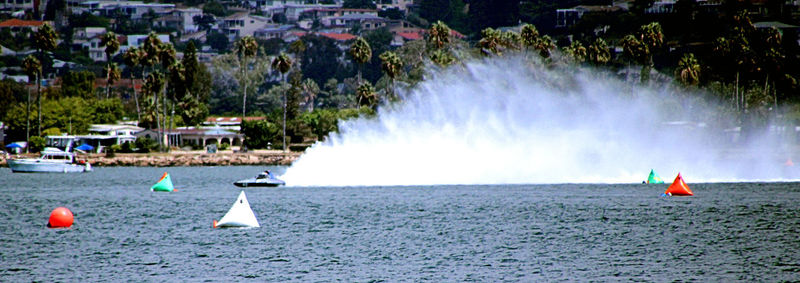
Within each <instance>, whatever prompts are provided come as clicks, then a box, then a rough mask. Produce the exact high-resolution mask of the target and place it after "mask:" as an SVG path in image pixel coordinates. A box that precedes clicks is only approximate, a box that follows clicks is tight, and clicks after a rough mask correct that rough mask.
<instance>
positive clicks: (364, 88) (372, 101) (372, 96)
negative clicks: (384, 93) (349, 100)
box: [356, 82, 378, 110]
mask: <svg viewBox="0 0 800 283" xmlns="http://www.w3.org/2000/svg"><path fill="white" fill-rule="evenodd" d="M356 98H357V99H358V106H366V107H369V108H372V109H373V110H374V109H375V108H376V107H377V106H378V95H377V93H376V92H375V88H374V87H372V84H370V83H369V82H365V83H363V84H361V85H359V86H358V89H356Z"/></svg>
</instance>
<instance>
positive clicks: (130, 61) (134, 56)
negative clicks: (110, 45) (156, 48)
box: [122, 43, 191, 121]
mask: <svg viewBox="0 0 800 283" xmlns="http://www.w3.org/2000/svg"><path fill="white" fill-rule="evenodd" d="M190 44H191V43H190ZM122 60H123V62H124V63H125V65H127V66H128V68H130V79H131V88H132V89H133V100H134V102H135V103H136V121H140V120H141V119H142V110H141V108H140V107H139V96H138V94H137V93H136V86H135V85H134V82H133V79H134V73H135V72H134V70H135V68H136V66H138V65H139V60H140V52H139V49H138V48H136V47H131V48H128V50H125V53H123V54H122ZM143 79H144V78H143Z"/></svg>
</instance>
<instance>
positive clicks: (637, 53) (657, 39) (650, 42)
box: [622, 22, 664, 82]
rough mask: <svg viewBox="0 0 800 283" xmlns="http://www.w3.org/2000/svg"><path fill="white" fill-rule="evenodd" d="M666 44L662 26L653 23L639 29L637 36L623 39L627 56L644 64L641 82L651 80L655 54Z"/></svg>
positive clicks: (628, 36) (623, 46)
mask: <svg viewBox="0 0 800 283" xmlns="http://www.w3.org/2000/svg"><path fill="white" fill-rule="evenodd" d="M663 44H664V34H663V33H662V32H661V25H660V24H659V23H657V22H652V23H649V24H646V25H643V26H641V27H639V31H638V32H637V34H636V35H631V34H629V35H627V36H625V37H624V38H623V39H622V48H623V50H624V53H625V55H627V56H629V57H630V58H632V59H634V60H635V61H637V62H638V63H639V64H642V71H641V81H642V82H647V81H648V80H650V70H651V69H652V68H653V52H654V51H656V50H657V49H658V48H660V47H661V45H663Z"/></svg>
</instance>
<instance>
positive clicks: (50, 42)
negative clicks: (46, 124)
mask: <svg viewBox="0 0 800 283" xmlns="http://www.w3.org/2000/svg"><path fill="white" fill-rule="evenodd" d="M31 41H32V42H33V46H34V47H35V48H36V51H37V54H39V62H44V58H45V51H53V50H54V49H56V43H57V42H58V34H57V33H56V31H55V30H53V28H52V27H50V25H49V24H44V25H42V26H41V27H40V28H39V30H37V31H36V32H35V33H33V34H31ZM40 66H41V65H40ZM40 73H41V71H40ZM39 77H41V75H40V76H39ZM41 93H42V92H41V84H39V83H37V85H36V101H37V102H38V105H39V125H38V135H40V136H41V135H42V125H41V124H42V97H41V96H42V95H41Z"/></svg>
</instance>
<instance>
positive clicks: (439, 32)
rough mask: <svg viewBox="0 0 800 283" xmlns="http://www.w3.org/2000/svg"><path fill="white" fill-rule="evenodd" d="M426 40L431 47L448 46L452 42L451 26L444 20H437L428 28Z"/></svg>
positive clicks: (440, 47)
mask: <svg viewBox="0 0 800 283" xmlns="http://www.w3.org/2000/svg"><path fill="white" fill-rule="evenodd" d="M426 42H427V43H428V48H429V49H443V48H447V47H448V45H449V44H450V27H448V26H447V25H446V24H445V23H443V22H442V21H436V23H434V24H433V26H432V27H431V28H430V29H428V37H427V38H426Z"/></svg>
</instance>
